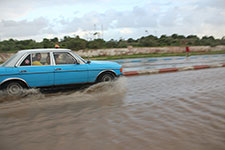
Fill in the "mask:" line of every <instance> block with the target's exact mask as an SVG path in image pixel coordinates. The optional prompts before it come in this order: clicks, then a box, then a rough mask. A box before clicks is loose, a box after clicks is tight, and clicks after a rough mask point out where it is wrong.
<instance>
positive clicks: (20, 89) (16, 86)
mask: <svg viewBox="0 0 225 150" xmlns="http://www.w3.org/2000/svg"><path fill="white" fill-rule="evenodd" d="M24 88H25V86H24V84H23V83H21V82H19V81H12V82H9V83H6V84H5V86H4V91H5V92H6V94H7V95H9V96H23V94H24Z"/></svg>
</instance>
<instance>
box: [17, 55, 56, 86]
mask: <svg viewBox="0 0 225 150" xmlns="http://www.w3.org/2000/svg"><path fill="white" fill-rule="evenodd" d="M37 55H39V57H41V56H42V57H41V58H40V60H39V61H40V62H39V63H40V64H38V63H37V62H38V60H37V59H35V56H37ZM35 62H36V63H35ZM18 70H19V75H20V78H22V79H24V80H25V81H26V82H27V83H28V85H29V86H30V87H44V86H52V85H54V66H52V65H51V62H50V54H49V53H33V54H29V55H27V56H26V57H25V59H24V60H23V61H22V62H21V64H20V65H19V66H18Z"/></svg>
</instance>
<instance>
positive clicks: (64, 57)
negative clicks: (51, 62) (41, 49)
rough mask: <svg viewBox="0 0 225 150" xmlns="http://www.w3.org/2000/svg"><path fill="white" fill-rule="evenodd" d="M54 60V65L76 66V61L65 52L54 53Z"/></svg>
mask: <svg viewBox="0 0 225 150" xmlns="http://www.w3.org/2000/svg"><path fill="white" fill-rule="evenodd" d="M54 58H55V63H56V65H65V64H77V60H76V59H75V58H74V57H73V56H72V55H71V54H69V53H66V52H57V53H54Z"/></svg>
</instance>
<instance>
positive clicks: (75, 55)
mask: <svg viewBox="0 0 225 150" xmlns="http://www.w3.org/2000/svg"><path fill="white" fill-rule="evenodd" d="M72 53H73V54H74V55H75V56H76V57H78V58H79V59H80V60H82V61H83V62H84V63H86V62H87V61H86V60H84V59H83V58H82V57H80V56H79V55H77V54H76V53H74V52H73V51H72Z"/></svg>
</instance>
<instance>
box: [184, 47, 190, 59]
mask: <svg viewBox="0 0 225 150" xmlns="http://www.w3.org/2000/svg"><path fill="white" fill-rule="evenodd" d="M185 51H186V57H189V53H190V49H189V47H188V46H186V47H185Z"/></svg>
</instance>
